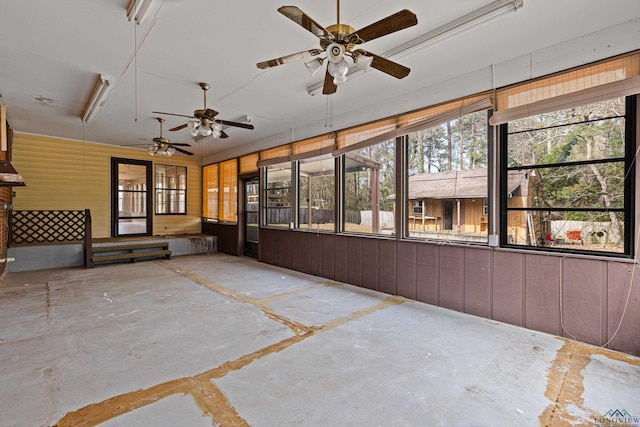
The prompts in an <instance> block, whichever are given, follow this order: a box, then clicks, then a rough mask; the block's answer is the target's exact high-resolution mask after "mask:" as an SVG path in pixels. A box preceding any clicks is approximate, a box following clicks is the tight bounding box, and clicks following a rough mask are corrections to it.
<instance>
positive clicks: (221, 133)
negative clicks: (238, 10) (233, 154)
mask: <svg viewBox="0 0 640 427" xmlns="http://www.w3.org/2000/svg"><path fill="white" fill-rule="evenodd" d="M220 138H229V135H227V134H226V133H225V131H223V130H221V131H220Z"/></svg>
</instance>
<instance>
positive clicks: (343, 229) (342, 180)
mask: <svg viewBox="0 0 640 427" xmlns="http://www.w3.org/2000/svg"><path fill="white" fill-rule="evenodd" d="M399 139H400V138H398V137H393V138H391V139H385V140H382V141H379V142H376V143H373V144H369V145H362V144H351V145H347V146H346V147H344V148H342V149H340V150H338V151H344V152H343V153H341V154H340V156H339V157H340V159H341V160H340V163H339V169H337V170H339V175H338V179H339V193H340V194H339V197H338V198H336V201H337V203H338V204H339V207H338V208H337V211H338V214H339V216H338V226H339V234H347V235H354V236H367V237H376V238H383V239H394V240H397V239H398V238H399V234H400V231H399V230H398V228H397V227H398V224H397V223H398V221H397V219H398V214H399V212H398V200H397V199H393V209H392V211H391V212H392V214H393V221H392V224H393V229H392V230H391V232H390V233H384V232H382V230H383V223H384V221H383V220H382V218H381V216H380V213H381V212H388V211H382V210H378V217H377V218H375V219H374V218H373V208H372V210H371V213H372V218H371V222H372V224H371V231H356V230H348V229H347V221H346V219H347V218H346V217H347V212H348V211H347V203H346V197H347V195H348V192H347V188H346V187H347V186H346V181H347V173H348V172H347V170H346V169H347V161H348V160H347V157H348V156H349V154H350V153H354V154H355V155H356V156H359V157H362V158H363V159H362V161H364V162H367V161H369V160H371V161H373V160H372V159H369V158H366V157H364V156H363V155H361V154H358V151H359V150H361V149H365V148H370V147H375V146H378V145H382V144H391V145H392V146H393V156H391V159H390V161H391V162H392V163H393V170H394V177H393V189H394V190H397V183H398V179H400V178H399V173H400V172H401V169H402V166H401V165H400V164H398V152H399V150H401V149H402V146H403V145H402V144H400V142H399ZM352 161H354V162H356V161H358V160H356V159H352ZM382 169H383V168H380V169H379V170H382ZM371 170H373V169H371ZM352 173H355V172H352ZM374 176H375V177H376V178H377V180H378V184H376V188H377V189H378V194H377V195H375V196H374V195H373V193H372V200H371V204H372V206H373V203H374V199H376V200H377V201H378V205H379V204H380V200H381V199H382V198H383V196H382V194H381V193H380V187H379V184H380V180H381V177H382V174H381V173H380V172H376V173H375V174H371V177H372V178H374ZM376 227H377V229H378V231H377V232H376V231H375V230H376Z"/></svg>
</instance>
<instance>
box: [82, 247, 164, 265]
mask: <svg viewBox="0 0 640 427" xmlns="http://www.w3.org/2000/svg"><path fill="white" fill-rule="evenodd" d="M92 250H93V255H92V257H91V259H92V261H93V262H94V264H98V263H104V262H111V261H124V260H129V261H130V262H136V261H137V260H147V259H152V258H171V251H170V250H169V243H168V242H153V243H131V244H121V245H104V246H93V248H92Z"/></svg>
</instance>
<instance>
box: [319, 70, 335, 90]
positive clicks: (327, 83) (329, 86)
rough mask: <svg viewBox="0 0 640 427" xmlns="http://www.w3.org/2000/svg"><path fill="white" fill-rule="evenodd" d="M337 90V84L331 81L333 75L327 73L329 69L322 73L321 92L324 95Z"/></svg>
mask: <svg viewBox="0 0 640 427" xmlns="http://www.w3.org/2000/svg"><path fill="white" fill-rule="evenodd" d="M336 90H338V86H336V84H335V83H333V76H332V75H331V74H329V69H328V68H327V71H326V72H325V73H324V86H323V87H322V93H323V94H324V95H331V94H332V93H336Z"/></svg>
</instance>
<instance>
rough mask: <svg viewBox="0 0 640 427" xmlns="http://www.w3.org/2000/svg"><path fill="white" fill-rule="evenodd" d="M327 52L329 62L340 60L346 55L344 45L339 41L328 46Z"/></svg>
mask: <svg viewBox="0 0 640 427" xmlns="http://www.w3.org/2000/svg"><path fill="white" fill-rule="evenodd" d="M326 52H327V59H328V60H329V62H340V61H341V60H342V57H343V56H344V46H342V45H341V44H339V43H331V44H330V45H329V46H327V49H326Z"/></svg>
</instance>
